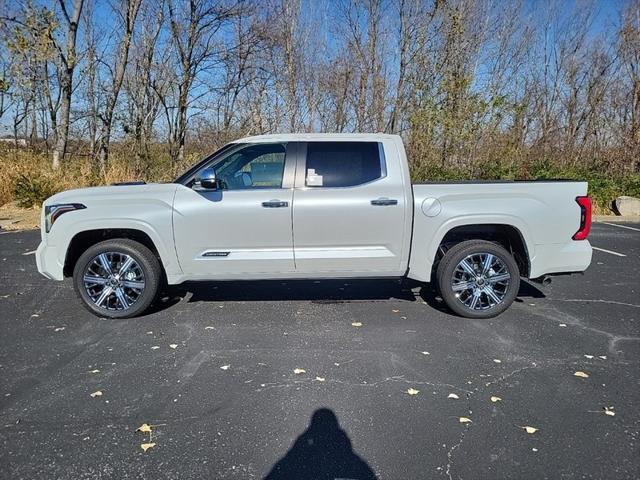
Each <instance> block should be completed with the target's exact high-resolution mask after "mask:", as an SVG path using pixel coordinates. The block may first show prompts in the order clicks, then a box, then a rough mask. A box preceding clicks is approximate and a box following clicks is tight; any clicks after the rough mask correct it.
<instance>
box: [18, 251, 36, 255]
mask: <svg viewBox="0 0 640 480" xmlns="http://www.w3.org/2000/svg"><path fill="white" fill-rule="evenodd" d="M36 252H37V250H33V251H32V252H24V253H23V254H22V255H33V254H34V253H36Z"/></svg>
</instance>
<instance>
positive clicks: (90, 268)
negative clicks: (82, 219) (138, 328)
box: [73, 239, 162, 318]
mask: <svg viewBox="0 0 640 480" xmlns="http://www.w3.org/2000/svg"><path fill="white" fill-rule="evenodd" d="M161 273H162V272H161V267H160V262H159V261H158V259H157V258H156V256H155V255H154V254H153V252H151V250H149V249H148V248H147V247H145V246H144V245H142V244H140V243H138V242H135V241H133V240H129V239H114V240H106V241H104V242H100V243H97V244H96V245H93V246H92V247H90V248H88V249H87V251H85V252H84V253H83V254H82V255H81V256H80V258H79V259H78V261H77V262H76V265H75V268H74V270H73V284H74V288H75V290H76V293H77V294H78V296H79V297H80V299H81V300H82V303H83V304H84V306H85V307H86V308H87V309H88V310H89V311H90V312H92V313H94V314H96V315H98V316H101V317H107V318H130V317H135V316H137V315H140V314H141V313H143V312H144V311H145V310H146V309H147V308H148V307H149V305H151V302H153V300H154V298H155V297H156V294H157V292H158V287H159V285H160V279H161V277H162V275H161Z"/></svg>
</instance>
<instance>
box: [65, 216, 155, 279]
mask: <svg viewBox="0 0 640 480" xmlns="http://www.w3.org/2000/svg"><path fill="white" fill-rule="evenodd" d="M117 238H126V239H129V240H133V241H136V242H138V243H140V244H142V245H144V246H145V247H147V248H148V249H149V250H151V252H153V254H154V255H155V256H156V257H157V258H158V261H159V262H160V266H161V268H162V270H163V272H164V265H165V262H164V261H163V258H162V254H161V253H160V250H159V249H158V247H157V245H156V243H155V242H154V241H153V239H152V238H151V236H149V234H148V233H146V232H144V231H143V230H139V229H135V228H101V229H92V230H83V231H81V232H78V233H76V234H75V235H74V236H73V237H72V238H71V241H70V242H69V245H68V247H67V250H66V254H65V259H64V266H63V274H64V276H65V277H71V276H72V275H73V269H74V267H75V265H76V262H77V261H78V259H79V258H80V256H81V255H82V254H83V253H84V252H85V251H86V250H87V249H88V248H90V247H92V246H93V245H95V244H97V243H99V242H102V241H104V240H113V239H117Z"/></svg>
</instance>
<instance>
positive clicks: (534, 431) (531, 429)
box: [521, 425, 538, 435]
mask: <svg viewBox="0 0 640 480" xmlns="http://www.w3.org/2000/svg"><path fill="white" fill-rule="evenodd" d="M521 428H524V430H525V431H526V432H527V433H528V434H530V435H531V434H533V433H536V432H537V431H538V429H537V428H536V427H530V426H528V425H527V426H526V427H521Z"/></svg>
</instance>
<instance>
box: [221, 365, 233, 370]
mask: <svg viewBox="0 0 640 480" xmlns="http://www.w3.org/2000/svg"><path fill="white" fill-rule="evenodd" d="M230 366H231V365H222V366H221V367H220V369H221V370H229V367H230Z"/></svg>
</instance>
